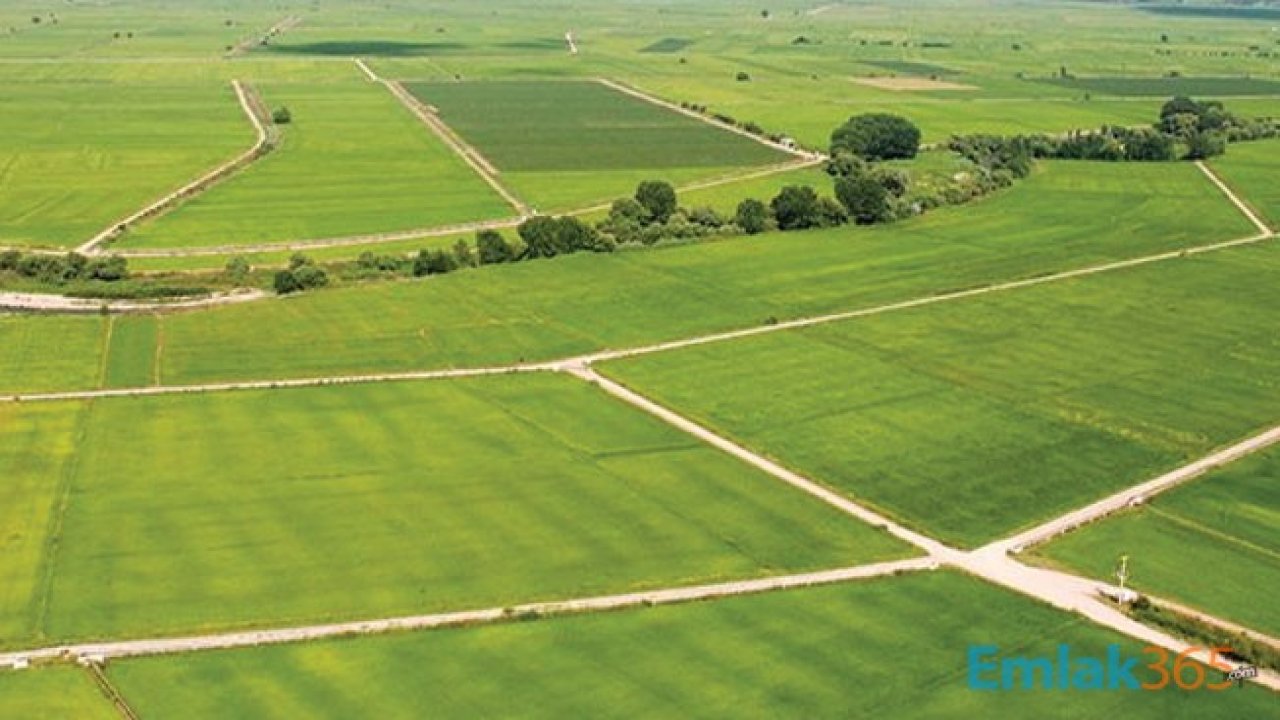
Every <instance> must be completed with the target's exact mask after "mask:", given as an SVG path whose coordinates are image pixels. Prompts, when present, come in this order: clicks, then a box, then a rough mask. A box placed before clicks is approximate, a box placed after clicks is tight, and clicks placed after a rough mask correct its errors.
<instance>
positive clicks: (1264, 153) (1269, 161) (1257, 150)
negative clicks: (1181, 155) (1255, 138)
mask: <svg viewBox="0 0 1280 720" xmlns="http://www.w3.org/2000/svg"><path fill="white" fill-rule="evenodd" d="M1213 168H1214V170H1216V171H1218V173H1219V174H1221V175H1222V177H1223V178H1224V179H1225V180H1226V182H1227V184H1228V185H1230V186H1231V187H1232V189H1234V190H1235V191H1236V193H1237V194H1239V195H1240V196H1241V197H1243V198H1244V201H1245V202H1247V203H1249V205H1250V206H1252V207H1253V209H1254V210H1255V211H1256V212H1257V213H1258V214H1259V215H1261V217H1262V219H1263V220H1264V221H1266V222H1267V223H1268V224H1269V225H1270V226H1271V228H1272V229H1275V228H1277V227H1280V185H1277V183H1276V181H1275V179H1276V173H1280V140H1269V141H1266V142H1251V143H1237V144H1235V145H1232V146H1231V147H1230V148H1229V149H1228V150H1227V154H1226V155H1224V156H1222V157H1220V158H1216V159H1215V160H1214V161H1213Z"/></svg>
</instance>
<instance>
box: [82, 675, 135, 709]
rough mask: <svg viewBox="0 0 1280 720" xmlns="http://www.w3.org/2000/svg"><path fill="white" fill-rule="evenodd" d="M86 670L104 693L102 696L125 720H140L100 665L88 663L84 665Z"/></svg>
mask: <svg viewBox="0 0 1280 720" xmlns="http://www.w3.org/2000/svg"><path fill="white" fill-rule="evenodd" d="M84 669H85V672H88V673H89V677H90V678H92V679H93V682H94V684H95V685H97V686H98V689H99V690H101V691H102V694H103V695H106V696H107V699H108V700H110V701H111V704H112V705H114V706H115V708H116V711H117V712H119V713H120V716H121V717H123V718H125V720H139V718H138V713H136V712H134V710H133V708H132V707H129V703H128V701H126V700H125V699H124V695H121V694H120V690H119V689H118V688H116V686H115V685H113V684H112V683H111V680H109V679H108V678H107V674H106V673H104V672H102V667H101V666H99V665H98V663H96V662H86V663H84Z"/></svg>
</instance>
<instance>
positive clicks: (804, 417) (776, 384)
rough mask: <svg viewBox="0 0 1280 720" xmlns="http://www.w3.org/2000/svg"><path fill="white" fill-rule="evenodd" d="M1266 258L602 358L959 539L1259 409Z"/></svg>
mask: <svg viewBox="0 0 1280 720" xmlns="http://www.w3.org/2000/svg"><path fill="white" fill-rule="evenodd" d="M1278 269H1280V246H1277V245H1276V244H1274V243H1272V244H1268V245H1266V246H1260V247H1252V248H1248V249H1238V250H1231V251H1223V252H1221V253H1217V254H1213V255H1208V256H1202V257H1197V258H1188V259H1184V260H1179V261H1177V262H1173V263H1165V264H1158V265H1152V266H1148V267H1142V268H1137V269H1133V270H1126V271H1123V272H1117V273H1112V274H1106V275H1100V276H1095V277H1092V278H1088V279H1082V280H1076V281H1071V282H1066V283H1059V284H1053V285H1047V286H1043V287H1036V288H1030V289H1026V290H1020V291H1016V292H1009V293H1002V294H996V295H992V296H990V297H989V298H975V299H973V300H969V301H964V302H955V303H948V304H944V305H937V306H934V307H928V308H921V309H917V310H910V311H904V312H900V313H890V314H887V315H880V316H875V317H869V318H863V319H859V320H853V321H847V322H843V323H838V324H833V325H825V326H819V327H814V328H809V329H805V330H800V331H795V332H787V333H781V334H773V335H768V336H762V337H758V338H752V339H748V340H740V341H734V342H729V343H720V344H716V345H709V346H706V347H700V348H694V349H688V350H680V351H676V352H672V353H664V354H659V355H651V356H647V357H641V358H636V359H632V360H625V361H620V362H616V363H609V364H606V365H605V369H606V370H607V371H608V373H609V374H610V375H612V376H615V377H617V378H620V379H621V380H623V381H625V382H626V383H627V384H628V385H629V386H631V387H633V388H637V389H639V390H641V391H643V392H644V393H645V394H647V395H650V396H651V397H655V398H658V399H660V400H661V401H662V402H663V403H664V404H666V405H668V406H670V407H678V408H681V409H682V410H683V411H686V412H688V414H689V415H691V416H692V417H694V418H697V419H699V420H701V421H703V422H705V423H708V424H710V425H712V426H713V427H717V428H721V429H722V430H723V431H725V432H727V433H729V434H730V435H732V436H734V437H736V438H738V439H740V440H741V441H743V442H744V443H746V444H748V445H749V446H751V447H753V448H756V449H758V450H761V451H763V452H765V453H766V454H768V455H769V456H771V457H775V458H778V459H780V460H781V461H782V462H784V463H786V464H788V465H790V466H791V467H794V468H796V469H798V470H800V471H801V472H805V473H808V474H809V475H811V476H812V477H815V478H817V479H819V480H822V481H824V482H826V483H828V484H829V485H831V486H833V487H836V488H839V489H840V490H841V491H843V492H846V493H848V494H849V495H851V496H855V497H857V498H860V499H863V500H866V501H868V502H871V503H872V504H874V505H876V506H878V507H880V508H883V509H884V510H886V511H888V512H890V513H892V514H893V515H894V516H896V517H899V518H901V519H903V520H905V521H907V522H909V523H910V524H912V525H914V526H915V527H917V528H920V529H922V530H924V531H926V532H929V533H930V534H933V535H935V536H937V537H941V538H944V539H946V540H948V541H951V542H956V543H960V544H963V545H967V546H973V545H976V544H979V543H981V542H982V541H984V540H991V539H994V538H996V537H998V536H1001V535H1006V534H1010V533H1011V532H1012V531H1014V530H1018V529H1020V528H1023V527H1027V526H1029V525H1031V524H1033V523H1034V522H1035V521H1037V520H1043V519H1046V518H1047V517H1050V516H1052V515H1055V514H1058V513H1061V512H1063V511H1064V510H1066V509H1069V508H1071V507H1076V506H1079V505H1083V504H1086V503H1087V502H1088V501H1091V500H1093V499H1096V498H1098V497H1101V496H1103V495H1105V494H1107V493H1108V492H1110V491H1114V490H1117V489H1120V488H1122V487H1124V486H1126V485H1131V484H1134V483H1137V482H1140V481H1142V480H1145V479H1147V478H1148V477H1154V476H1155V475H1157V474H1159V472H1160V471H1162V470H1166V469H1169V468H1171V467H1175V466H1177V465H1181V464H1183V463H1185V462H1188V461H1190V460H1192V459H1194V458H1196V457H1198V456H1201V455H1204V454H1206V453H1207V452H1208V451H1210V450H1212V449H1213V448H1214V447H1216V446H1219V445H1223V444H1226V443H1228V442H1230V441H1233V440H1235V439H1237V438H1239V437H1241V436H1243V435H1246V434H1248V433H1250V432H1255V431H1257V429H1258V428H1259V427H1260V426H1263V425H1266V424H1267V423H1269V422H1270V421H1273V420H1274V415H1273V414H1272V412H1273V410H1274V408H1275V407H1276V403H1277V402H1280V388H1278V387H1277V386H1276V384H1275V383H1274V382H1271V381H1269V380H1268V379H1267V378H1271V377H1274V375H1275V373H1276V372H1278V371H1280V342H1278V341H1277V337H1276V334H1275V333H1274V332H1273V328H1272V327H1271V326H1270V325H1266V324H1263V325H1259V324H1258V323H1257V322H1256V318H1258V317H1261V316H1263V314H1264V313H1266V312H1267V308H1268V307H1269V306H1271V305H1272V304H1274V303H1276V302H1280V289H1277V286H1276V284H1275V283H1274V282H1273V280H1272V276H1273V275H1272V274H1273V273H1275V272H1276V271H1277V270H1278ZM1217 287H1230V288H1233V289H1234V292H1232V293H1229V294H1224V293H1216V292H1214V288H1217ZM1223 347H1231V348H1232V352H1231V354H1229V355H1224V354H1223V353H1222V352H1221V348H1223Z"/></svg>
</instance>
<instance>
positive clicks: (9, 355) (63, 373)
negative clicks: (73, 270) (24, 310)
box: [0, 313, 107, 394]
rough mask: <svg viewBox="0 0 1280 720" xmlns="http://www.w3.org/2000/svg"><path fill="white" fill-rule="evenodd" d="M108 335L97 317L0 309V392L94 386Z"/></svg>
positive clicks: (72, 388)
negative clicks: (3, 310) (44, 315)
mask: <svg viewBox="0 0 1280 720" xmlns="http://www.w3.org/2000/svg"><path fill="white" fill-rule="evenodd" d="M106 340H107V335H106V323H105V322H104V321H103V320H102V319H101V318H96V317H69V316H63V317H35V316H30V315H26V316H24V315H5V314H3V313H0V394H4V393H15V392H21V391H29V390H33V389H40V390H42V391H54V390H84V389H88V388H96V387H98V386H99V385H100V383H101V377H102V369H101V368H102V355H103V349H104V345H105V342H106Z"/></svg>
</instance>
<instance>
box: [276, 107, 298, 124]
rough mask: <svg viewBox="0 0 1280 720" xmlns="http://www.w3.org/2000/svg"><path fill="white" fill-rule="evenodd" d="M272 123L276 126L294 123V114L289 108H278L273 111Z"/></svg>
mask: <svg viewBox="0 0 1280 720" xmlns="http://www.w3.org/2000/svg"><path fill="white" fill-rule="evenodd" d="M271 122H273V123H275V124H276V125H288V124H289V123H291V122H293V113H291V112H289V108H287V107H278V108H276V109H275V110H272V111H271Z"/></svg>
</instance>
